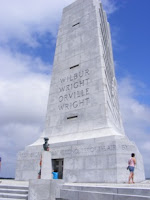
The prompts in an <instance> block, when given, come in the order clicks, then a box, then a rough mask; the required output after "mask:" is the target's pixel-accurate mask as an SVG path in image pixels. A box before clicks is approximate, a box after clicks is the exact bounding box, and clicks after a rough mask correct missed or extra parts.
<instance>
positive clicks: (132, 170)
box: [128, 153, 136, 183]
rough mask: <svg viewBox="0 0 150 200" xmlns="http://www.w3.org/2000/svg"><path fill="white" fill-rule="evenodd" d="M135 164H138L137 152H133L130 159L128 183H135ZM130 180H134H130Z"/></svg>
mask: <svg viewBox="0 0 150 200" xmlns="http://www.w3.org/2000/svg"><path fill="white" fill-rule="evenodd" d="M135 165H136V159H135V154H134V153H132V154H131V158H130V160H129V161H128V166H129V167H128V168H129V171H130V175H129V180H128V183H134V168H135ZM130 181H132V182H130Z"/></svg>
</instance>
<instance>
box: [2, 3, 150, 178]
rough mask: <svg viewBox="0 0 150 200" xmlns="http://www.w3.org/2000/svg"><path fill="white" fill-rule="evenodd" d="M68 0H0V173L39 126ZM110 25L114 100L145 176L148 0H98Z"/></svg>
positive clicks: (7, 171) (149, 102)
mask: <svg viewBox="0 0 150 200" xmlns="http://www.w3.org/2000/svg"><path fill="white" fill-rule="evenodd" d="M71 2H73V0H55V1H49V0H38V1H37V0H32V1H29V0H22V1H20V0H13V1H9V0H5V1H3V0H0V3H1V7H0V110H1V114H0V143H1V145H0V157H2V170H1V172H0V176H4V177H13V176H14V173H15V164H16V154H17V152H18V151H20V150H23V149H24V148H25V146H26V145H29V144H31V143H33V142H34V141H35V140H36V139H38V138H39V136H40V135H41V133H42V131H43V127H44V120H45V114H46V106H47V99H48V92H49V85H50V77H51V70H52V64H53V56H54V51H55V43H56V37H57V30H58V26H59V23H60V19H61V13H62V9H63V7H64V6H66V5H68V4H69V3H71ZM102 3H103V6H104V8H105V10H106V12H107V15H108V21H109V22H110V26H111V33H112V43H113V52H114V60H115V68H116V76H117V80H118V89H119V101H120V108H121V113H122V118H123V123H124V127H125V131H126V134H127V136H128V137H129V138H130V139H131V140H132V141H134V142H135V143H136V144H137V146H138V148H139V150H140V152H141V153H142V155H143V159H144V165H145V171H146V176H147V177H150V161H149V159H147V158H149V152H150V90H149V88H150V81H149V74H150V68H149V63H150V56H149V54H150V38H149V35H150V25H149V19H150V12H149V8H150V1H149V0H144V2H141V1H140V0H132V1H131V0H102Z"/></svg>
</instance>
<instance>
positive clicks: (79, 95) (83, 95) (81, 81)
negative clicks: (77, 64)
mask: <svg viewBox="0 0 150 200" xmlns="http://www.w3.org/2000/svg"><path fill="white" fill-rule="evenodd" d="M89 84H90V70H89V69H85V70H81V71H79V72H77V73H74V74H71V75H69V76H66V77H62V78H60V82H59V86H58V91H59V96H58V103H59V105H58V109H59V110H60V111H61V110H64V111H66V110H71V109H76V108H81V107H85V106H87V105H89V102H90V97H89V96H90V88H89Z"/></svg>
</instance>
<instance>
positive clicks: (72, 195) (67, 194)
mask: <svg viewBox="0 0 150 200" xmlns="http://www.w3.org/2000/svg"><path fill="white" fill-rule="evenodd" d="M61 197H62V198H64V199H67V200H74V199H75V200H80V199H86V200H90V199H95V200H99V199H103V200H108V199H110V200H111V199H113V200H125V199H128V200H150V190H149V188H136V187H131V186H130V187H117V186H114V187H112V186H111V187H109V186H92V187H91V186H74V185H72V186H71V185H63V187H62V189H61Z"/></svg>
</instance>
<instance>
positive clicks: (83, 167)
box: [16, 136, 145, 183]
mask: <svg viewBox="0 0 150 200" xmlns="http://www.w3.org/2000/svg"><path fill="white" fill-rule="evenodd" d="M41 152H42V145H41V146H40V145H39V146H30V147H28V148H26V150H25V151H24V152H20V153H19V155H18V161H17V169H16V180H29V179H37V177H38V171H39V162H40V156H41ZM50 152H51V156H52V163H53V169H54V168H55V167H56V166H55V162H54V161H56V163H58V162H59V160H61V162H62V165H63V166H61V169H62V171H59V168H60V167H58V168H57V169H58V173H62V176H61V178H62V179H63V180H64V181H65V182H77V183H92V182H93V183H124V182H127V181H128V176H129V171H128V170H127V165H128V160H129V158H130V155H131V153H135V155H136V159H137V165H136V168H135V182H141V181H143V180H145V174H144V167H143V160H142V156H141V154H140V153H139V151H138V149H137V147H136V145H135V144H134V143H133V142H131V141H129V139H128V138H127V137H126V136H111V137H110V136H109V137H101V138H96V139H88V140H77V141H72V142H64V143H55V144H51V145H50Z"/></svg>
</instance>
